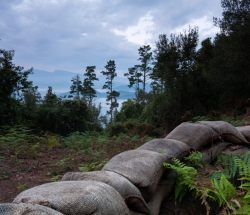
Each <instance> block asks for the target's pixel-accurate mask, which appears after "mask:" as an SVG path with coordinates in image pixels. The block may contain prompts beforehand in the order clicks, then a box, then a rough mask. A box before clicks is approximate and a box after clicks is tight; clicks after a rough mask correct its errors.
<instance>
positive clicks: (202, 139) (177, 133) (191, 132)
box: [166, 122, 218, 150]
mask: <svg viewBox="0 0 250 215" xmlns="http://www.w3.org/2000/svg"><path fill="white" fill-rule="evenodd" d="M166 139H174V140H178V141H180V142H183V143H186V144H187V145H189V146H190V147H191V148H192V149H195V150H199V149H200V148H202V147H204V146H206V145H207V144H208V143H212V142H214V141H215V140H216V139H218V134H217V133H216V132H215V131H214V130H213V129H212V128H210V127H209V126H206V125H203V124H201V123H190V122H184V123H181V124H180V125H179V126H177V127H176V128H175V129H174V130H173V131H171V132H170V133H169V134H168V135H167V136H166Z"/></svg>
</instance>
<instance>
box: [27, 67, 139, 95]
mask: <svg viewBox="0 0 250 215" xmlns="http://www.w3.org/2000/svg"><path fill="white" fill-rule="evenodd" d="M76 75H77V73H74V72H68V71H61V70H56V71H54V72H48V71H44V70H39V69H34V70H33V74H31V75H30V80H31V81H33V83H34V85H35V86H38V90H39V92H40V93H41V94H42V95H45V93H46V91H47V89H48V86H52V88H53V90H54V92H55V93H57V94H58V95H61V94H64V93H65V94H67V93H68V92H69V89H70V85H71V79H72V78H73V77H74V76H76ZM79 75H80V76H82V74H79ZM97 76H98V78H99V81H96V82H95V89H96V90H97V91H98V95H97V96H98V97H101V98H102V97H106V95H105V94H104V93H103V92H104V91H103V90H102V86H103V84H104V82H105V77H104V76H102V75H101V74H99V75H97ZM82 79H83V77H82ZM127 85H128V80H127V78H125V77H116V78H115V82H114V89H115V90H117V91H119V92H120V93H121V98H124V99H127V98H131V97H133V94H134V89H133V88H129V87H128V86H127Z"/></svg>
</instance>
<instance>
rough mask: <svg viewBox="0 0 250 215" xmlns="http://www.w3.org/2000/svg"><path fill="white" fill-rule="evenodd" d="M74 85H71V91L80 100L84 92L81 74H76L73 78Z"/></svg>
mask: <svg viewBox="0 0 250 215" xmlns="http://www.w3.org/2000/svg"><path fill="white" fill-rule="evenodd" d="M71 82H72V85H71V86H70V93H71V94H73V95H74V96H75V98H76V99H77V100H80V95H81V93H82V81H81V79H80V76H79V75H76V76H75V77H74V78H72V80H71Z"/></svg>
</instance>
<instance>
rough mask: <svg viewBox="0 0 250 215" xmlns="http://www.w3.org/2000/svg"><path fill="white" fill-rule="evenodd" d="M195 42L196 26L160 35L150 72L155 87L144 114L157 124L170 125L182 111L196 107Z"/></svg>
mask: <svg viewBox="0 0 250 215" xmlns="http://www.w3.org/2000/svg"><path fill="white" fill-rule="evenodd" d="M197 42H198V29H197V28H194V29H191V28H190V29H189V30H188V31H184V32H183V33H180V34H178V35H175V34H171V35H170V37H167V36H166V35H160V36H159V41H158V42H157V43H156V50H155V57H154V59H155V63H154V68H153V73H152V75H151V78H152V79H153V80H154V85H155V90H154V94H153V96H152V95H151V101H150V104H149V105H148V106H147V108H146V109H147V110H145V113H147V114H146V115H145V116H146V117H148V118H149V119H151V121H152V122H153V123H154V124H155V125H157V126H164V127H165V126H166V127H168V128H172V126H175V125H176V124H177V123H179V122H180V119H181V117H182V115H184V114H185V112H187V111H193V109H194V108H196V104H197V103H195V102H197V97H196V89H195V88H194V87H193V85H195V84H194V77H196V75H197V74H198V72H197V64H196V58H197V53H196V47H197ZM157 92H159V94H158V95H157V94H156V93H157Z"/></svg>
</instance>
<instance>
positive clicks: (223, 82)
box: [209, 0, 250, 114]
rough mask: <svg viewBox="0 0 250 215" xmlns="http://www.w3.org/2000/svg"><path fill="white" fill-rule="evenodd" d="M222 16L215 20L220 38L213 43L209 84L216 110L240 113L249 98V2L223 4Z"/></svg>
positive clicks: (231, 1) (229, 1)
mask: <svg viewBox="0 0 250 215" xmlns="http://www.w3.org/2000/svg"><path fill="white" fill-rule="evenodd" d="M221 5H222V9H223V14H222V18H221V19H215V24H217V25H219V27H220V28H221V32H222V33H221V34H219V35H217V36H216V38H215V40H214V51H213V52H214V57H213V59H212V62H211V65H210V69H209V81H210V82H211V85H212V86H213V89H214V92H215V94H216V95H217V97H218V99H217V104H218V107H217V108H218V109H219V110H221V111H225V110H227V111H228V110H232V111H233V112H234V113H235V114H236V113H240V112H241V113H242V112H244V110H243V109H242V106H243V104H244V103H245V102H246V100H247V99H248V98H249V97H250V94H249V92H250V85H249V83H250V75H249V74H250V64H249V56H250V48H249V47H250V1H249V0H241V1H238V0H222V1H221Z"/></svg>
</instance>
